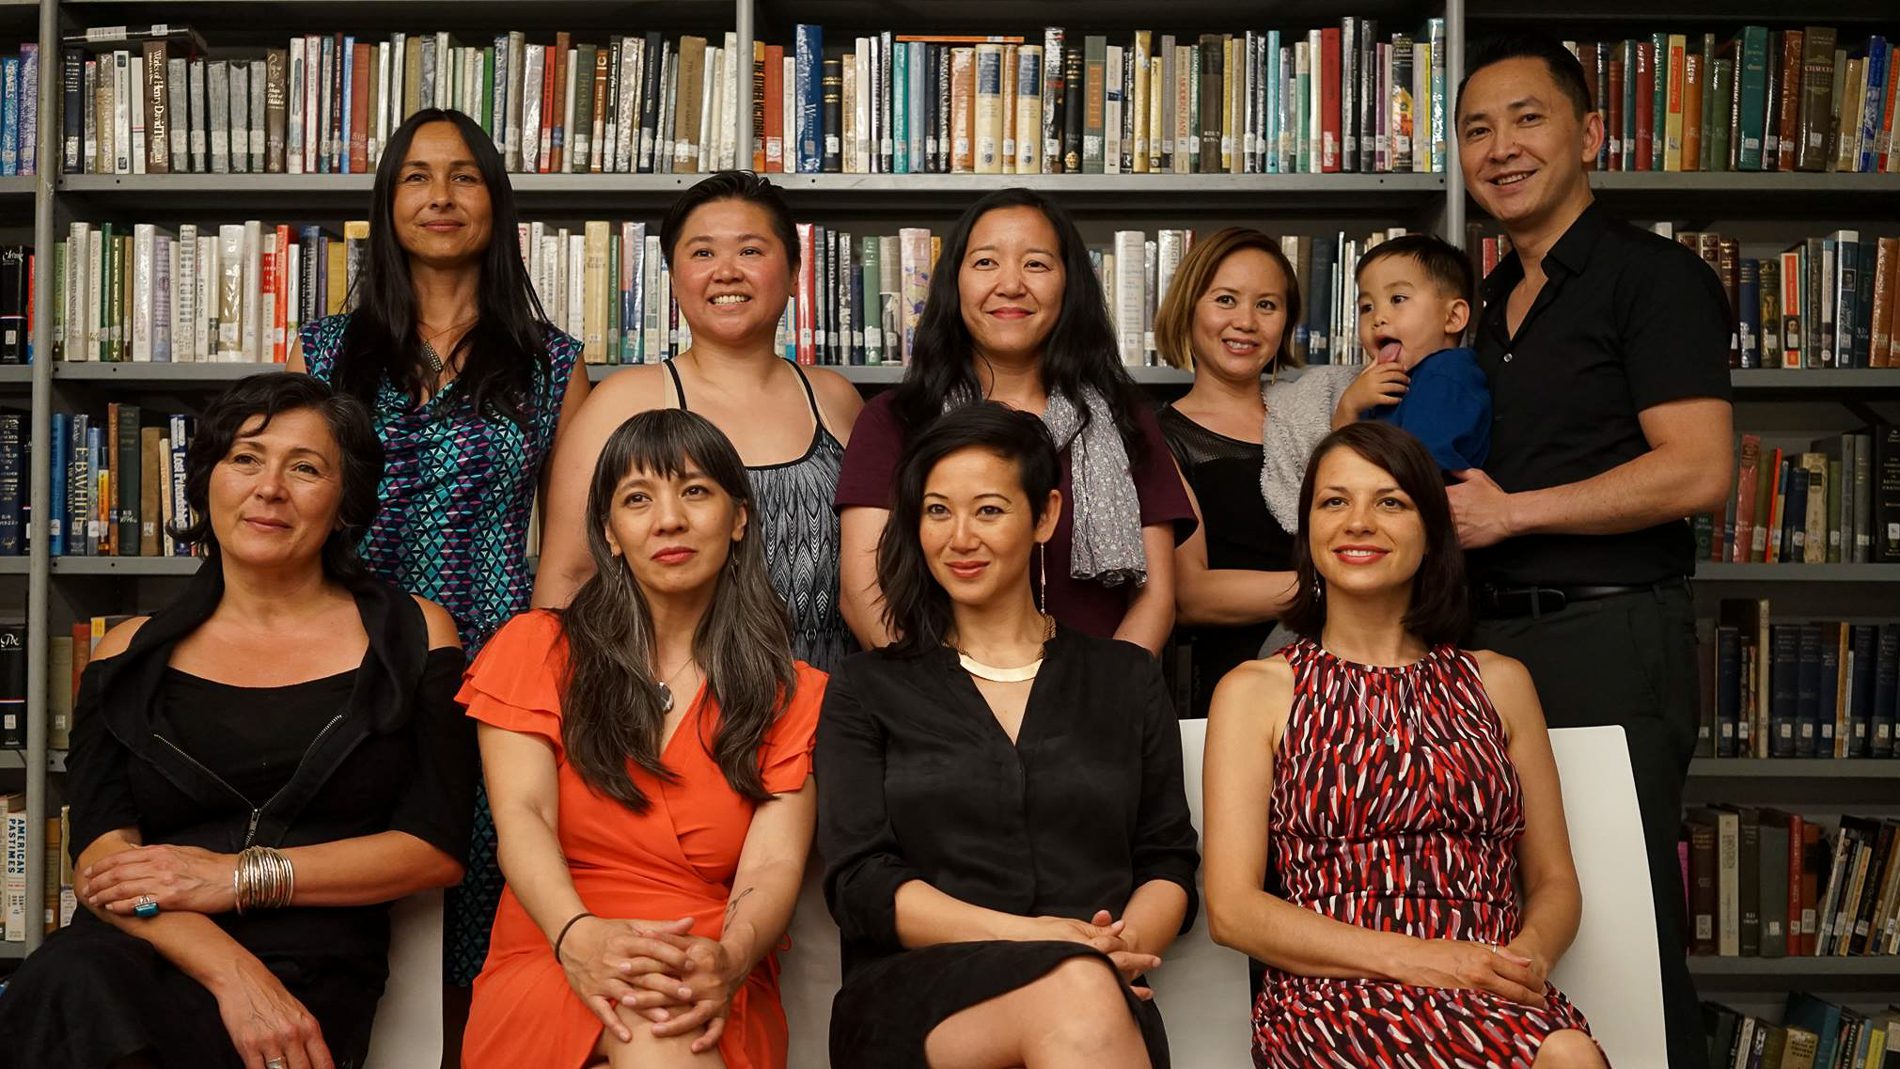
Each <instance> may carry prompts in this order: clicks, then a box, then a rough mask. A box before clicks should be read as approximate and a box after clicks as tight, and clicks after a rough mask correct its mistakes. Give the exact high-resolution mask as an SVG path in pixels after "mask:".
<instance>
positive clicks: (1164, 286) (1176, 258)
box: [1155, 230, 1187, 301]
mask: <svg viewBox="0 0 1900 1069" xmlns="http://www.w3.org/2000/svg"><path fill="white" fill-rule="evenodd" d="M1186 239H1187V232H1186V231H1185V230H1158V231H1156V232H1155V300H1156V301H1161V300H1165V299H1166V298H1167V295H1168V286H1169V284H1170V283H1172V282H1173V281H1174V272H1175V269H1176V268H1178V267H1180V266H1181V257H1182V256H1184V255H1186V254H1187V240H1186Z"/></svg>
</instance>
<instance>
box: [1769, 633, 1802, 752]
mask: <svg viewBox="0 0 1900 1069" xmlns="http://www.w3.org/2000/svg"><path fill="white" fill-rule="evenodd" d="M1768 658H1769V660H1768V756H1770V757H1793V756H1794V755H1795V732H1796V724H1797V722H1798V721H1799V720H1800V706H1799V701H1800V698H1799V690H1798V687H1799V685H1800V675H1801V628H1800V625H1798V624H1775V625H1774V626H1772V627H1770V628H1769V629H1768Z"/></svg>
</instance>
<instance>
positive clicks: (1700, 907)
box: [1678, 806, 1900, 958]
mask: <svg viewBox="0 0 1900 1069" xmlns="http://www.w3.org/2000/svg"><path fill="white" fill-rule="evenodd" d="M1896 831H1900V821H1894V820H1881V819H1877V818H1873V817H1860V816H1852V815H1848V816H1843V817H1841V818H1840V826H1839V828H1838V829H1837V830H1835V831H1833V832H1830V831H1829V830H1828V829H1827V828H1826V827H1824V826H1823V825H1821V824H1819V823H1817V822H1815V821H1813V820H1810V819H1804V818H1803V817H1802V816H1801V815H1800V814H1797V813H1788V812H1783V811H1781V810H1777V809H1759V808H1755V807H1751V806H1707V807H1698V808H1692V809H1690V810H1689V811H1688V812H1687V813H1686V814H1685V816H1684V820H1683V836H1682V840H1681V841H1680V843H1679V844H1678V851H1679V854H1680V857H1681V860H1682V862H1683V865H1684V870H1683V876H1684V880H1683V883H1684V887H1685V891H1686V894H1687V895H1688V907H1689V918H1690V937H1691V938H1690V947H1689V950H1690V952H1691V953H1692V954H1702V955H1718V956H1721V957H1748V958H1752V957H1762V958H1783V957H1863V956H1868V955H1882V954H1894V953H1900V859H1896V856H1895V855H1896V851H1895V849H1894V835H1895V832H1896Z"/></svg>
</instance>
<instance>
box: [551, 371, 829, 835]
mask: <svg viewBox="0 0 1900 1069" xmlns="http://www.w3.org/2000/svg"><path fill="white" fill-rule="evenodd" d="M693 466H697V467H698V469H699V470H700V471H702V472H704V473H705V474H706V476H707V477H708V478H710V479H712V481H713V482H715V483H717V484H718V485H719V487H720V489H722V490H724V491H725V492H726V493H727V494H728V495H730V496H731V497H732V499H733V500H734V501H736V502H738V503H739V504H740V505H743V506H744V507H745V510H746V515H747V516H748V517H749V527H750V530H749V531H748V533H747V534H746V536H745V537H744V538H742V539H740V540H738V541H736V542H734V543H733V545H732V549H731V557H730V558H729V559H728V560H727V562H726V566H725V567H724V568H722V569H720V573H719V578H718V579H717V580H716V583H717V586H716V587H715V588H714V590H713V597H712V604H711V605H709V606H707V609H706V615H705V616H704V617H703V618H702V619H701V620H700V621H699V629H698V630H697V631H696V632H695V633H694V635H693V655H694V657H695V658H697V659H698V661H699V663H700V665H701V666H702V667H703V668H704V669H705V673H706V690H707V693H708V694H709V695H710V696H711V698H712V700H713V701H716V702H717V703H718V706H719V730H718V733H717V735H716V736H715V738H714V741H713V749H712V753H713V757H714V758H715V759H716V760H717V761H718V762H719V769H720V771H721V772H723V773H725V776H726V782H727V783H728V784H730V785H731V786H732V789H733V790H734V791H735V792H737V793H738V794H739V795H740V796H741V797H743V798H747V799H750V800H752V801H755V802H762V801H764V800H766V799H767V798H768V797H770V795H769V794H767V793H766V790H765V786H764V784H763V783H762V782H761V781H760V779H759V745H760V743H761V741H762V740H763V739H764V738H765V732H766V729H767V728H769V727H771V725H772V722H773V721H774V720H775V719H776V718H777V716H778V711H779V709H780V708H782V707H783V705H784V703H785V702H787V701H789V700H790V699H791V696H792V693H793V690H794V689H795V687H796V685H797V673H796V671H795V670H794V669H793V667H792V625H791V619H790V617H789V616H787V615H786V611H785V603H784V602H782V601H781V600H779V596H778V594H777V592H775V591H774V590H773V589H772V583H771V580H769V579H768V578H767V577H766V574H765V553H764V551H763V550H762V549H760V548H759V525H760V522H761V520H762V519H763V517H761V516H760V515H759V511H758V506H757V503H756V502H755V500H754V499H753V496H752V486H751V483H750V482H749V481H748V480H747V478H746V470H745V464H744V462H742V461H741V460H740V459H739V453H738V451H737V450H735V449H734V448H733V447H732V443H731V442H730V441H727V440H726V436H725V435H724V434H721V433H720V432H719V428H717V427H715V426H713V425H712V423H711V422H710V421H708V420H707V419H706V418H705V417H704V416H698V415H694V414H693V413H691V412H686V411H682V410H680V409H676V408H670V409H655V410H653V411H649V412H642V413H640V414H639V415H637V416H634V417H633V418H632V419H629V420H628V421H627V422H625V423H622V424H621V425H620V427H619V429H618V430H616V431H614V433H613V434H612V435H611V436H609V437H608V439H607V444H606V445H604V446H602V447H601V450H600V459H599V461H597V462H596V463H595V465H594V479H593V485H592V487H591V488H590V489H589V491H588V494H587V521H586V525H587V549H588V552H589V553H590V554H591V555H592V556H593V559H594V575H593V578H591V579H589V580H587V582H586V583H584V584H582V586H581V588H580V591H579V592H578V593H576V594H575V595H574V600H573V602H571V603H570V604H569V605H568V607H567V608H566V609H564V610H562V611H561V614H560V616H561V628H562V630H563V631H564V632H565V633H566V636H567V649H568V667H567V678H566V679H565V680H564V681H563V683H562V698H561V709H562V718H561V744H562V746H563V747H565V748H566V750H567V759H568V761H569V762H571V763H572V764H573V766H574V771H575V772H576V773H578V774H579V775H580V777H581V780H582V782H584V783H586V784H587V785H588V786H589V787H591V788H593V789H594V790H596V791H599V792H600V793H602V794H605V795H607V796H608V797H610V798H613V799H614V800H615V801H618V802H619V803H620V804H622V805H624V806H626V807H627V808H628V809H631V810H633V811H634V812H636V813H644V812H646V809H647V805H648V800H647V797H646V795H645V794H644V793H642V792H641V790H640V788H639V787H638V786H636V785H635V784H634V782H633V779H632V777H631V776H629V775H628V774H627V762H628V761H632V762H633V763H634V764H637V765H639V766H640V767H641V768H643V769H646V770H647V771H648V772H650V773H652V774H653V775H654V776H656V777H658V778H660V779H662V780H669V779H671V776H672V774H671V773H670V772H668V771H667V769H666V766H665V765H664V764H662V763H661V761H660V739H661V730H662V727H663V725H664V723H665V720H666V711H665V710H664V709H662V708H661V707H660V691H659V687H658V686H657V685H656V682H655V680H654V679H653V674H652V672H651V671H650V670H649V667H648V666H649V665H650V664H651V663H652V657H653V650H654V646H655V636H654V634H653V612H652V610H651V609H650V608H649V607H648V605H647V599H646V594H645V593H644V592H643V591H642V590H641V589H640V584H639V583H638V582H636V581H635V580H634V577H633V572H632V571H631V569H629V568H628V566H627V564H626V562H625V561H623V560H621V559H619V558H617V557H615V556H614V555H613V554H612V552H611V551H610V550H609V549H608V546H607V535H606V527H607V520H608V516H609V514H610V513H611V512H612V511H613V503H614V488H615V487H616V486H617V485H619V483H620V481H621V480H622V479H624V478H626V476H627V474H628V473H629V472H632V471H643V472H647V473H649V474H652V475H656V476H664V477H666V478H669V479H670V478H677V477H679V476H680V475H681V474H683V473H684V472H686V471H687V470H688V468H690V467H693ZM679 700H685V696H683V695H682V696H680V697H679ZM702 744H703V743H702Z"/></svg>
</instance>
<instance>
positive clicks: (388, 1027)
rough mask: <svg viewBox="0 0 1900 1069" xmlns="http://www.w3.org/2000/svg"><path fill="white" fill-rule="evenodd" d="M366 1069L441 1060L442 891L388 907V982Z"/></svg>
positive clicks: (409, 1067) (414, 1067) (399, 1068)
mask: <svg viewBox="0 0 1900 1069" xmlns="http://www.w3.org/2000/svg"><path fill="white" fill-rule="evenodd" d="M363 1064H364V1066H365V1069H421V1067H424V1066H436V1065H440V1064H442V892H441V891H439V890H435V891H423V892H420V893H418V894H413V895H410V896H409V897H408V898H404V899H399V900H397V901H395V902H392V903H390V906H389V982H388V983H387V984H385V985H384V987H383V997H382V1001H380V1002H378V1003H377V1004H376V1023H375V1024H374V1025H373V1026H372V1027H371V1029H370V1035H369V1056H368V1057H367V1058H366V1059H365V1060H364V1063H363Z"/></svg>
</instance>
